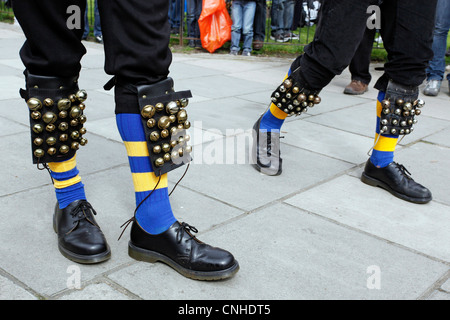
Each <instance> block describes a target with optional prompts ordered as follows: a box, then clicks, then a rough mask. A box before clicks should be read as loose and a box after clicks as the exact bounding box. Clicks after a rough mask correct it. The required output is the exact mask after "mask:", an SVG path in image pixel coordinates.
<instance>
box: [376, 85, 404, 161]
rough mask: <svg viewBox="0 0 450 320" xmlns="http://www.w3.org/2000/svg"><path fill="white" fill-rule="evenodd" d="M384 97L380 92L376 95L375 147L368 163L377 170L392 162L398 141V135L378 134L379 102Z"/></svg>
mask: <svg viewBox="0 0 450 320" xmlns="http://www.w3.org/2000/svg"><path fill="white" fill-rule="evenodd" d="M385 95H386V94H385V93H384V92H382V91H380V93H379V94H378V99H377V100H378V101H377V125H376V133H375V145H374V147H373V151H372V155H371V156H370V161H371V162H372V163H373V164H374V165H375V166H376V167H378V168H384V167H386V166H388V165H389V164H390V163H391V162H393V161H394V151H395V147H396V145H397V141H398V135H393V134H380V116H381V110H382V106H381V102H382V101H383V100H384V97H385Z"/></svg>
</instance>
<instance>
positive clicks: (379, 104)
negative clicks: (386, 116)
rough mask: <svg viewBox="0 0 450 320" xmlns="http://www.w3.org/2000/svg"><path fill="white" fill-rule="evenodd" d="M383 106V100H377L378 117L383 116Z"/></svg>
mask: <svg viewBox="0 0 450 320" xmlns="http://www.w3.org/2000/svg"><path fill="white" fill-rule="evenodd" d="M382 109H383V107H382V106H381V102H380V101H378V100H377V117H378V118H381V110H382Z"/></svg>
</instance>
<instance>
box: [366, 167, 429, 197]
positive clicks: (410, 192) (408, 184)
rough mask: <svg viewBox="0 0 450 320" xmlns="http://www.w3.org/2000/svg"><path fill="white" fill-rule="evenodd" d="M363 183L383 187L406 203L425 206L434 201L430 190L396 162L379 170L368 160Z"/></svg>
mask: <svg viewBox="0 0 450 320" xmlns="http://www.w3.org/2000/svg"><path fill="white" fill-rule="evenodd" d="M361 181H362V182H364V183H366V184H368V185H371V186H374V187H381V188H383V189H385V190H387V191H389V192H390V193H391V194H393V195H394V196H396V197H397V198H400V199H403V200H406V201H410V202H414V203H420V204H423V203H427V202H430V201H431V199H432V195H431V192H430V190H428V189H427V188H425V187H424V186H422V185H421V184H419V183H417V182H415V181H414V180H413V179H412V178H411V176H410V173H409V172H408V170H406V168H405V167H404V166H403V165H401V164H398V163H396V162H392V163H390V164H389V165H388V166H387V167H384V168H377V167H376V166H375V165H373V164H372V162H371V161H370V159H369V160H367V162H366V166H365V168H364V172H363V173H362V176H361Z"/></svg>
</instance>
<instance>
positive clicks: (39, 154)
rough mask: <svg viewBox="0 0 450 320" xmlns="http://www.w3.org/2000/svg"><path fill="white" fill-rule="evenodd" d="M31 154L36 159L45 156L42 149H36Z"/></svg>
mask: <svg viewBox="0 0 450 320" xmlns="http://www.w3.org/2000/svg"><path fill="white" fill-rule="evenodd" d="M33 154H34V156H35V157H36V158H41V157H43V156H44V155H45V152H44V150H42V149H36V150H34V152H33Z"/></svg>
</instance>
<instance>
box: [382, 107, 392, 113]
mask: <svg viewBox="0 0 450 320" xmlns="http://www.w3.org/2000/svg"><path fill="white" fill-rule="evenodd" d="M389 112H391V109H389V108H384V109H383V113H384V114H389Z"/></svg>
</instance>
